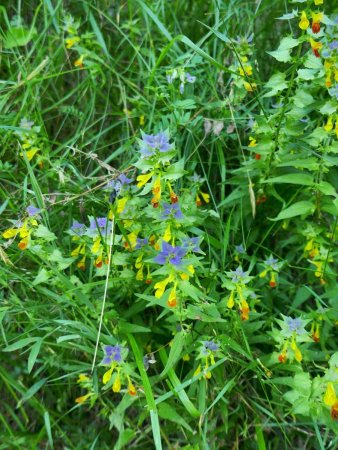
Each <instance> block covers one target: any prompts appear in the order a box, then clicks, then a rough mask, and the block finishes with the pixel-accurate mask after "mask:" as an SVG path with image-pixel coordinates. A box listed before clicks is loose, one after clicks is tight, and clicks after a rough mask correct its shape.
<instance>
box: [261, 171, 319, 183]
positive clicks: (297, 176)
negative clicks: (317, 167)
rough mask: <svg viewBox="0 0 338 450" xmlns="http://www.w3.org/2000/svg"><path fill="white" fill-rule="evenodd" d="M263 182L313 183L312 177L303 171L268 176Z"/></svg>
mask: <svg viewBox="0 0 338 450" xmlns="http://www.w3.org/2000/svg"><path fill="white" fill-rule="evenodd" d="M263 183H289V184H301V185H304V186H312V185H314V181H313V177H312V176H311V175H307V174H305V173H304V174H303V173H290V174H288V175H281V176H279V177H274V178H268V179H267V180H265V181H264V182H263Z"/></svg>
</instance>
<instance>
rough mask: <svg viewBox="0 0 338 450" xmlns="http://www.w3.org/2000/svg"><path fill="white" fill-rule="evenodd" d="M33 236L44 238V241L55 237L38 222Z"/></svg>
mask: <svg viewBox="0 0 338 450" xmlns="http://www.w3.org/2000/svg"><path fill="white" fill-rule="evenodd" d="M34 236H36V237H39V238H42V239H44V240H45V241H48V242H49V241H55V239H57V237H56V236H55V234H54V233H53V232H52V231H49V230H48V228H47V227H45V226H44V225H42V224H40V225H39V226H38V228H37V229H36V230H35V232H34Z"/></svg>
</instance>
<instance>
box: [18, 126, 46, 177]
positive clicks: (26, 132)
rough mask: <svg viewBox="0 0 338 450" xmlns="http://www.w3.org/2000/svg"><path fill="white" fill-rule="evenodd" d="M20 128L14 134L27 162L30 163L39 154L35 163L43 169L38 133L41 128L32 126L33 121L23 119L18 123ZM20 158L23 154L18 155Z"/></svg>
mask: <svg viewBox="0 0 338 450" xmlns="http://www.w3.org/2000/svg"><path fill="white" fill-rule="evenodd" d="M20 128H21V130H18V131H16V132H15V134H16V135H17V136H18V138H19V140H20V142H21V146H22V148H23V150H24V152H25V155H26V158H27V159H28V161H31V160H32V159H33V158H34V157H35V155H37V154H39V156H38V158H37V163H38V166H39V167H40V169H42V168H43V155H42V154H41V145H40V142H39V140H40V136H39V134H40V131H41V127H39V126H37V125H34V121H32V120H28V119H26V118H25V117H24V118H23V119H21V121H20ZM20 156H22V157H23V153H22V152H21V153H20Z"/></svg>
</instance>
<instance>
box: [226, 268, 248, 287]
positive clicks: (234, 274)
mask: <svg viewBox="0 0 338 450" xmlns="http://www.w3.org/2000/svg"><path fill="white" fill-rule="evenodd" d="M248 273H249V272H244V270H243V269H242V267H237V269H236V270H231V271H230V272H229V274H230V276H231V281H232V282H233V283H244V284H245V283H246V281H245V280H246V278H247V276H248Z"/></svg>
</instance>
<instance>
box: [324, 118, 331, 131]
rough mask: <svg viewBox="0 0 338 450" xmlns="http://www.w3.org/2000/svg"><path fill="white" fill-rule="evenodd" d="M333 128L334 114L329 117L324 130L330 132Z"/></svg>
mask: <svg viewBox="0 0 338 450" xmlns="http://www.w3.org/2000/svg"><path fill="white" fill-rule="evenodd" d="M332 129H333V120H332V116H330V117H329V118H328V119H327V122H326V124H325V125H324V130H325V131H327V132H328V133H329V132H330V131H331V130H332Z"/></svg>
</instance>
